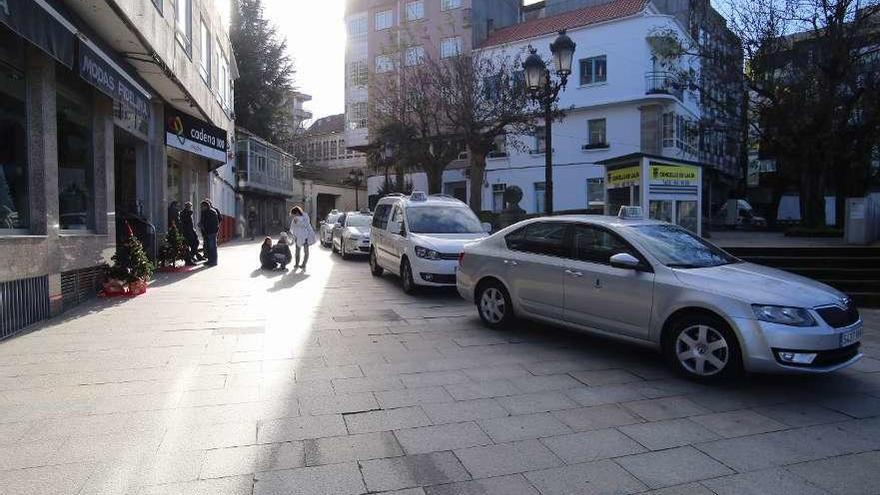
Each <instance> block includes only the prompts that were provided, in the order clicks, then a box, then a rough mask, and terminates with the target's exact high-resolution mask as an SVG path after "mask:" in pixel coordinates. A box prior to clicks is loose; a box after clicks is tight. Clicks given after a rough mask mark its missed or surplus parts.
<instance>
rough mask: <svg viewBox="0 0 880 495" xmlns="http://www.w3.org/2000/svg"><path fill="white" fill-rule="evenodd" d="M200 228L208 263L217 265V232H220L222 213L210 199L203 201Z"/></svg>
mask: <svg viewBox="0 0 880 495" xmlns="http://www.w3.org/2000/svg"><path fill="white" fill-rule="evenodd" d="M199 228H200V229H201V230H202V239H204V242H205V256H207V258H208V262H207V263H206V265H208V266H217V233H218V232H220V215H219V214H218V213H217V209H216V208H214V207H213V206H211V203H210V202H209V201H208V200H205V201H202V203H201V211H200V212H199Z"/></svg>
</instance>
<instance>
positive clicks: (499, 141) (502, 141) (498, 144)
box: [489, 134, 507, 158]
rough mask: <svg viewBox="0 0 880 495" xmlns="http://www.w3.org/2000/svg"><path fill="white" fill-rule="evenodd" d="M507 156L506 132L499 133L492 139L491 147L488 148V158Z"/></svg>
mask: <svg viewBox="0 0 880 495" xmlns="http://www.w3.org/2000/svg"><path fill="white" fill-rule="evenodd" d="M505 156H507V134H499V135H497V136H495V139H494V140H493V141H492V149H490V150H489V158H500V157H505Z"/></svg>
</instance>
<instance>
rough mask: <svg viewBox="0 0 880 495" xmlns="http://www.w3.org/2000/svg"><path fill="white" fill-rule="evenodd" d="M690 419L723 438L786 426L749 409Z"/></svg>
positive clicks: (781, 428) (779, 428) (780, 428)
mask: <svg viewBox="0 0 880 495" xmlns="http://www.w3.org/2000/svg"><path fill="white" fill-rule="evenodd" d="M690 420H691V421H693V422H694V423H699V424H701V425H703V426H704V427H706V428H708V429H709V430H712V431H713V432H715V433H717V434H718V435H720V436H722V437H724V438H733V437H741V436H745V435H754V434H756V433H767V432H768V431H777V430H783V429H785V428H786V426H785V425H783V424H782V423H780V422H778V421H776V420H773V419H770V418H768V417H767V416H763V415H761V414H758V413H756V412H754V411H749V410H740V411H730V412H723V413H715V414H707V415H705V416H692V417H691V418H690ZM706 440H708V439H706ZM697 441H699V440H697ZM690 443H693V442H690Z"/></svg>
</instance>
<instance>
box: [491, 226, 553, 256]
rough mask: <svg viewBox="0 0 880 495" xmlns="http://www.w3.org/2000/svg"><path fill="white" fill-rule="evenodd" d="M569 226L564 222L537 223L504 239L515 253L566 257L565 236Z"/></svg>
mask: <svg viewBox="0 0 880 495" xmlns="http://www.w3.org/2000/svg"><path fill="white" fill-rule="evenodd" d="M567 231H568V224H567V223H563V222H537V223H532V224H529V225H526V226H525V227H523V228H521V229H519V230H517V231H515V232H512V233H510V234H508V235H507V237H505V238H504V240H505V242H506V243H507V248H508V249H511V250H514V251H525V252H527V253H535V254H543V255H545V256H559V257H565V256H566V255H567V254H568V253H567V250H566V248H565V234H566V232H567Z"/></svg>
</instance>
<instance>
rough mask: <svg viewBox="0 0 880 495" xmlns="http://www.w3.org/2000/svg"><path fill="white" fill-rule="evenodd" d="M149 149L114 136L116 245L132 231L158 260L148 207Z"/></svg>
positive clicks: (125, 136)
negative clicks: (147, 156)
mask: <svg viewBox="0 0 880 495" xmlns="http://www.w3.org/2000/svg"><path fill="white" fill-rule="evenodd" d="M144 152H145V145H144V143H143V142H142V141H140V140H138V139H137V138H135V137H134V136H132V135H131V134H129V133H127V132H125V131H123V130H121V129H119V128H115V129H114V132H113V162H114V163H113V165H114V166H113V186H114V200H115V201H116V242H117V244H119V243H121V242H123V241H124V239H125V237H126V236H127V233H128V227H131V229H132V231H133V232H134V233H135V235H136V236H137V237H138V239H139V240H140V241H141V243H142V244H143V245H144V249H145V250H146V252H147V256H149V257H150V258H153V259H155V257H156V248H157V246H156V228H155V227H154V226H153V224H151V223H150V221H149V218H148V211H147V208H146V205H145V204H144V198H145V197H146V194H147V192H146V191H147V187H146V186H147V183H146V174H145V173H144V167H145V165H146V163H145V160H144V156H143V154H144Z"/></svg>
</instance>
